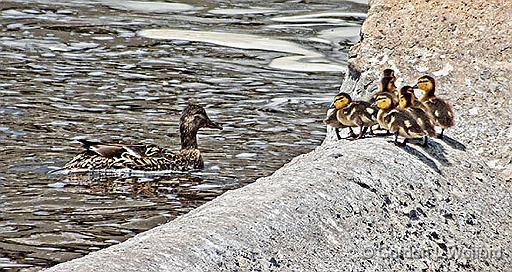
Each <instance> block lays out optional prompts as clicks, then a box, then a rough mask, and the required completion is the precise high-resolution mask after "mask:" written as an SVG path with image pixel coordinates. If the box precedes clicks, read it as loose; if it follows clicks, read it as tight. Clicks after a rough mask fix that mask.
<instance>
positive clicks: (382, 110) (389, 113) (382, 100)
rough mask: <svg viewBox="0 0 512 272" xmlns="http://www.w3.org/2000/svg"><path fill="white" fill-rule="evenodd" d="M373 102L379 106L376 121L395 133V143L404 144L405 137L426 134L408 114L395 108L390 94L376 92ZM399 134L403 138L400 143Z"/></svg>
mask: <svg viewBox="0 0 512 272" xmlns="http://www.w3.org/2000/svg"><path fill="white" fill-rule="evenodd" d="M375 104H376V105H377V107H378V108H379V112H378V114H377V121H378V122H379V125H380V126H381V127H383V128H384V129H387V130H388V131H389V132H391V133H394V134H395V141H394V143H395V145H401V146H404V145H406V144H407V139H411V138H421V137H424V136H426V135H427V133H426V132H425V131H424V130H423V129H422V128H421V127H420V125H418V123H417V122H416V120H415V119H414V118H413V117H412V116H411V115H410V114H408V113H407V112H405V111H403V110H401V109H397V108H396V105H395V104H394V100H393V96H392V95H391V94H389V93H379V94H377V95H376V96H375ZM399 135H400V136H402V137H404V138H405V139H404V141H403V142H402V143H399V142H398V136H399Z"/></svg>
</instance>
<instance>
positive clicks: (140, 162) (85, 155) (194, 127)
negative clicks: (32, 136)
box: [64, 104, 222, 171]
mask: <svg viewBox="0 0 512 272" xmlns="http://www.w3.org/2000/svg"><path fill="white" fill-rule="evenodd" d="M200 128H215V129H222V127H221V126H220V125H219V124H216V123H214V122H213V121H211V120H210V118H209V117H208V115H207V114H206V111H205V110H204V108H203V107H201V106H199V105H195V104H189V105H188V106H187V107H186V108H185V109H184V110H183V113H182V114H181V117H180V139H181V150H180V151H179V152H178V153H173V152H171V151H170V150H168V149H166V148H162V147H159V146H156V145H147V144H134V145H133V144H104V143H101V142H93V141H88V140H79V141H80V142H81V143H82V146H83V147H84V149H85V150H84V151H83V152H82V153H81V154H78V155H77V156H75V157H74V158H73V159H72V160H71V161H69V162H68V163H66V165H64V169H120V168H129V169H134V170H146V171H158V170H179V171H184V170H191V169H201V168H203V167H204V163H203V157H202V156H201V152H200V151H199V149H198V148H197V137H196V135H197V132H198V131H199V129H200Z"/></svg>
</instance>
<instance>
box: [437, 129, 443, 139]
mask: <svg viewBox="0 0 512 272" xmlns="http://www.w3.org/2000/svg"><path fill="white" fill-rule="evenodd" d="M437 138H439V139H443V138H444V128H442V129H441V133H439V134H437Z"/></svg>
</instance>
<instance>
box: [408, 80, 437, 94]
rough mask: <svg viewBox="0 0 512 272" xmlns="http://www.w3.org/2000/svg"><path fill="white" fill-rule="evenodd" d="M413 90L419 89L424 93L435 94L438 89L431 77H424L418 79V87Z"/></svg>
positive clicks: (415, 86)
mask: <svg viewBox="0 0 512 272" xmlns="http://www.w3.org/2000/svg"><path fill="white" fill-rule="evenodd" d="M413 88H417V89H420V90H422V91H423V92H424V93H432V94H433V93H434V89H435V88H436V82H435V80H434V78H433V77H431V76H427V75H425V76H422V77H420V78H418V81H417V83H416V85H414V87H413Z"/></svg>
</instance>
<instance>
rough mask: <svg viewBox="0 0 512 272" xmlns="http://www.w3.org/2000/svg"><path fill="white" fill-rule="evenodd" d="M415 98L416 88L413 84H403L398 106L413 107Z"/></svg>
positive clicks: (403, 107)
mask: <svg viewBox="0 0 512 272" xmlns="http://www.w3.org/2000/svg"><path fill="white" fill-rule="evenodd" d="M415 100H416V97H415V96H414V89H413V88H412V87H411V86H403V87H402V88H401V89H400V91H399V92H398V106H400V108H402V109H405V108H408V107H412V106H413V104H414V101H415Z"/></svg>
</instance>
